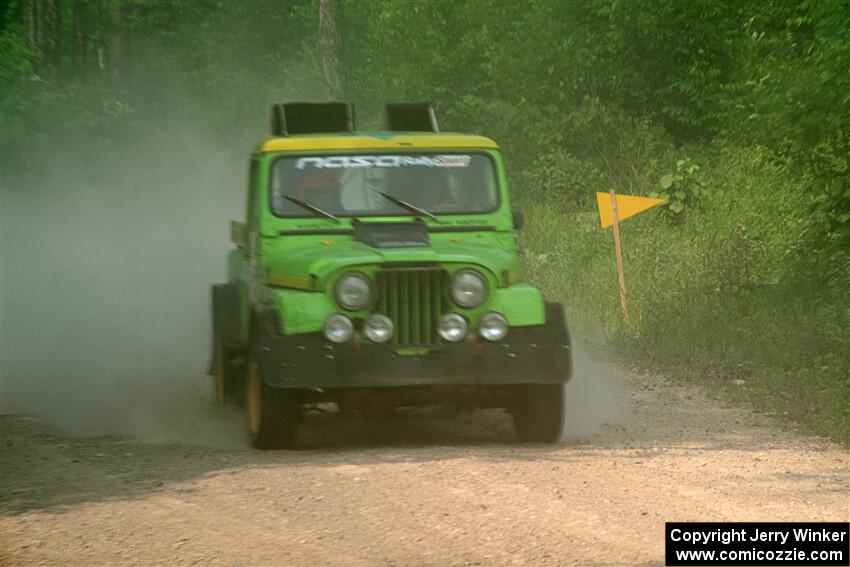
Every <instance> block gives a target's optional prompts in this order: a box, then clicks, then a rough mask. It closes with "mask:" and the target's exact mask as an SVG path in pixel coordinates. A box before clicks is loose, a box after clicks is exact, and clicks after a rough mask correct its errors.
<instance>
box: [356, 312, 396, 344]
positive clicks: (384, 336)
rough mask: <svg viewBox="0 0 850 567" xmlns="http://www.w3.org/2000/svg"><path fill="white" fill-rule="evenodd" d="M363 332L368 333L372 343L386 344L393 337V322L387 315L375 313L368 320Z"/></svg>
mask: <svg viewBox="0 0 850 567" xmlns="http://www.w3.org/2000/svg"><path fill="white" fill-rule="evenodd" d="M363 332H365V333H366V336H367V337H369V340H370V341H373V342H376V343H385V342H387V341H388V340H390V339H391V338H392V336H393V322H392V321H390V318H389V317H387V316H386V315H381V314H380V313H373V314H371V315H369V318H368V319H366V325H364V327H363Z"/></svg>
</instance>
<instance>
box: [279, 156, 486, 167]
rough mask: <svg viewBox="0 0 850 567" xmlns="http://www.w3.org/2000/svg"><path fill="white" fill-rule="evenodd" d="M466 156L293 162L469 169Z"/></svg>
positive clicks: (303, 164) (301, 164)
mask: <svg viewBox="0 0 850 567" xmlns="http://www.w3.org/2000/svg"><path fill="white" fill-rule="evenodd" d="M470 159H471V158H470V156H468V155H443V156H329V157H304V158H300V159H299V160H298V161H297V162H295V168H296V169H305V168H315V169H346V168H354V167H406V166H425V167H469V162H470Z"/></svg>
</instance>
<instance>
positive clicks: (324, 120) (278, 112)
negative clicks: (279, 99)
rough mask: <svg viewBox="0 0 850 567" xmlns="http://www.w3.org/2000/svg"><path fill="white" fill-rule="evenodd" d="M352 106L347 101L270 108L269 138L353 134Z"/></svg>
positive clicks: (292, 104)
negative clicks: (339, 133) (325, 133)
mask: <svg viewBox="0 0 850 567" xmlns="http://www.w3.org/2000/svg"><path fill="white" fill-rule="evenodd" d="M353 131H354V105H353V104H351V103H348V102H287V103H285V104H273V105H272V135H273V136H292V135H294V134H318V133H324V132H353Z"/></svg>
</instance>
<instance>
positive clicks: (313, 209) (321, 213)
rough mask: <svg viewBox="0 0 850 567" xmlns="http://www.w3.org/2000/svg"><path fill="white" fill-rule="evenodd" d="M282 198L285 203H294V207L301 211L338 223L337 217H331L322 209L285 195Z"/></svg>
mask: <svg viewBox="0 0 850 567" xmlns="http://www.w3.org/2000/svg"><path fill="white" fill-rule="evenodd" d="M283 198H284V199H286V200H287V201H291V202H293V203H295V204H296V205H298V206H299V207H301V208H303V209H307V210H308V211H310V212H311V213H313V214H316V215H319V216H321V217H325V218H326V219H331V220H332V221H334V222H335V223H339V217H337V216H335V215H332V214H331V213H329V212H327V211H325V210H323V209H320V208H319V207H317V206H315V205H311V204H310V203H308V202H307V201H302V200H301V199H296V198H295V197H289V196H287V195H283Z"/></svg>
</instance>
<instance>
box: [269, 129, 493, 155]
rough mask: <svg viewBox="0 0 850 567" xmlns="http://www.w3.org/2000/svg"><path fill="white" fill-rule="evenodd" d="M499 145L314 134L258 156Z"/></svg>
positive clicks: (272, 143)
mask: <svg viewBox="0 0 850 567" xmlns="http://www.w3.org/2000/svg"><path fill="white" fill-rule="evenodd" d="M498 147H499V145H498V144H497V143H496V142H494V141H493V140H491V139H490V138H485V137H484V136H471V135H467V134H395V133H382V132H379V133H375V134H374V135H369V134H358V133H354V134H336V135H331V134H313V135H308V136H291V137H281V138H269V139H268V140H266V141H265V142H263V143H261V144H260V145H259V147H258V148H257V151H258V152H261V153H266V152H283V151H304V150H308V151H309V150H374V149H398V148H426V149H442V148H446V149H450V148H498Z"/></svg>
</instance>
